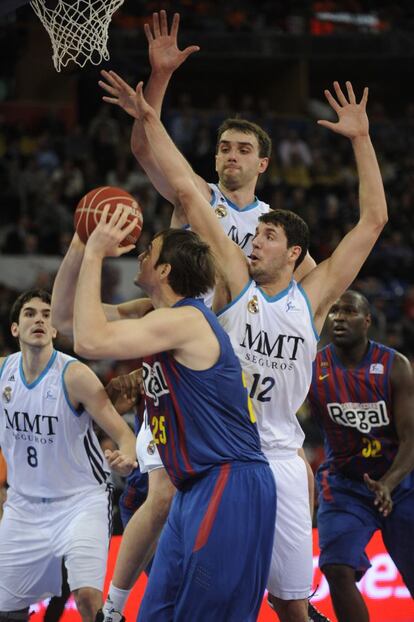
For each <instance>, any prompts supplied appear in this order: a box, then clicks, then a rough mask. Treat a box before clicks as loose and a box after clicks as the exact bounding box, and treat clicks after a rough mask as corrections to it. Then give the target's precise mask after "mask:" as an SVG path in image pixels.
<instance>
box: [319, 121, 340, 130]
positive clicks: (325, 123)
mask: <svg viewBox="0 0 414 622" xmlns="http://www.w3.org/2000/svg"><path fill="white" fill-rule="evenodd" d="M317 123H318V125H322V127H327V128H328V130H333V131H334V132H336V125H337V124H336V123H332V121H317Z"/></svg>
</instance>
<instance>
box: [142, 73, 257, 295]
mask: <svg viewBox="0 0 414 622" xmlns="http://www.w3.org/2000/svg"><path fill="white" fill-rule="evenodd" d="M136 94H137V100H136V101H137V114H138V116H139V118H140V119H141V121H142V124H143V127H144V129H145V133H146V135H147V139H148V142H149V143H150V144H151V145H152V149H153V152H154V154H156V158H157V161H158V165H159V167H160V169H161V170H162V171H163V174H164V175H165V177H166V179H167V180H168V182H169V184H170V186H171V188H172V190H173V192H174V197H175V202H177V203H179V204H180V205H181V206H182V208H183V211H184V213H185V216H186V220H187V222H188V223H189V224H190V226H191V228H192V230H193V231H195V232H196V233H198V234H199V235H200V237H201V238H202V239H203V240H204V241H205V242H207V243H208V244H209V246H210V247H211V249H212V251H213V253H214V255H215V257H216V260H217V263H218V266H219V268H220V272H221V274H222V276H223V278H224V281H225V283H226V285H227V286H228V287H229V288H230V292H231V295H232V297H233V296H236V295H238V294H239V293H240V291H241V290H242V289H243V287H244V286H245V285H246V283H247V281H248V279H249V273H248V264H247V260H246V257H245V256H244V254H243V252H242V251H241V249H240V248H239V247H238V246H237V244H235V243H234V242H232V241H231V240H230V239H229V238H228V237H227V235H226V234H225V232H224V230H223V228H222V227H221V225H220V223H219V222H218V219H217V217H216V215H215V213H214V212H213V210H212V209H211V208H210V205H209V203H208V201H207V199H206V198H205V197H204V196H203V195H202V193H201V192H200V191H199V188H198V187H197V185H196V184H195V183H194V180H193V178H192V177H191V176H189V175H188V170H187V162H186V160H185V158H184V157H183V155H182V154H181V153H180V152H179V151H178V149H177V148H176V146H175V145H174V143H173V141H172V140H171V138H170V137H169V135H168V133H167V132H166V130H165V128H164V126H163V125H162V123H161V121H160V119H159V118H158V116H157V114H156V113H155V111H154V109H153V108H152V107H151V106H150V105H149V104H148V102H146V100H145V98H144V95H143V92H142V83H140V84H139V85H138V86H137V90H136Z"/></svg>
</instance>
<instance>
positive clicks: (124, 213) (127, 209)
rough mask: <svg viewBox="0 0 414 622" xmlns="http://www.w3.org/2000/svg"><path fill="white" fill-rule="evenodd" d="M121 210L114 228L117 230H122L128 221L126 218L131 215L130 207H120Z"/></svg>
mask: <svg viewBox="0 0 414 622" xmlns="http://www.w3.org/2000/svg"><path fill="white" fill-rule="evenodd" d="M121 208H122V211H121V213H120V215H119V218H118V221H117V223H116V226H117V227H118V229H122V230H124V225H125V223H126V222H127V221H128V218H129V216H130V215H131V212H132V210H131V208H130V207H128V206H126V205H121Z"/></svg>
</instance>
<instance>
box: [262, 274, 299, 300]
mask: <svg viewBox="0 0 414 622" xmlns="http://www.w3.org/2000/svg"><path fill="white" fill-rule="evenodd" d="M292 278H293V276H292V273H291V272H290V271H289V272H285V271H283V272H282V271H281V272H280V273H279V274H278V275H277V276H274V277H273V278H272V279H269V280H263V281H261V279H259V281H256V283H257V285H258V286H259V287H260V289H261V290H262V291H263V292H264V293H265V294H266V295H267V296H269V298H273V297H274V296H277V295H278V294H280V293H281V292H283V290H285V289H287V288H288V287H289V284H290V282H291V281H292Z"/></svg>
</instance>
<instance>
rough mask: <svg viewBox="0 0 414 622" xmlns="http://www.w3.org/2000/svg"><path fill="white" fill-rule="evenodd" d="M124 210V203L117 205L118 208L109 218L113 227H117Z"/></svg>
mask: <svg viewBox="0 0 414 622" xmlns="http://www.w3.org/2000/svg"><path fill="white" fill-rule="evenodd" d="M123 210H124V207H123V206H122V205H117V206H116V208H115V209H114V211H113V212H112V214H111V217H110V219H109V224H110V225H111V227H115V226H116V225H117V224H118V221H119V219H120V217H121V215H122V212H123Z"/></svg>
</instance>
